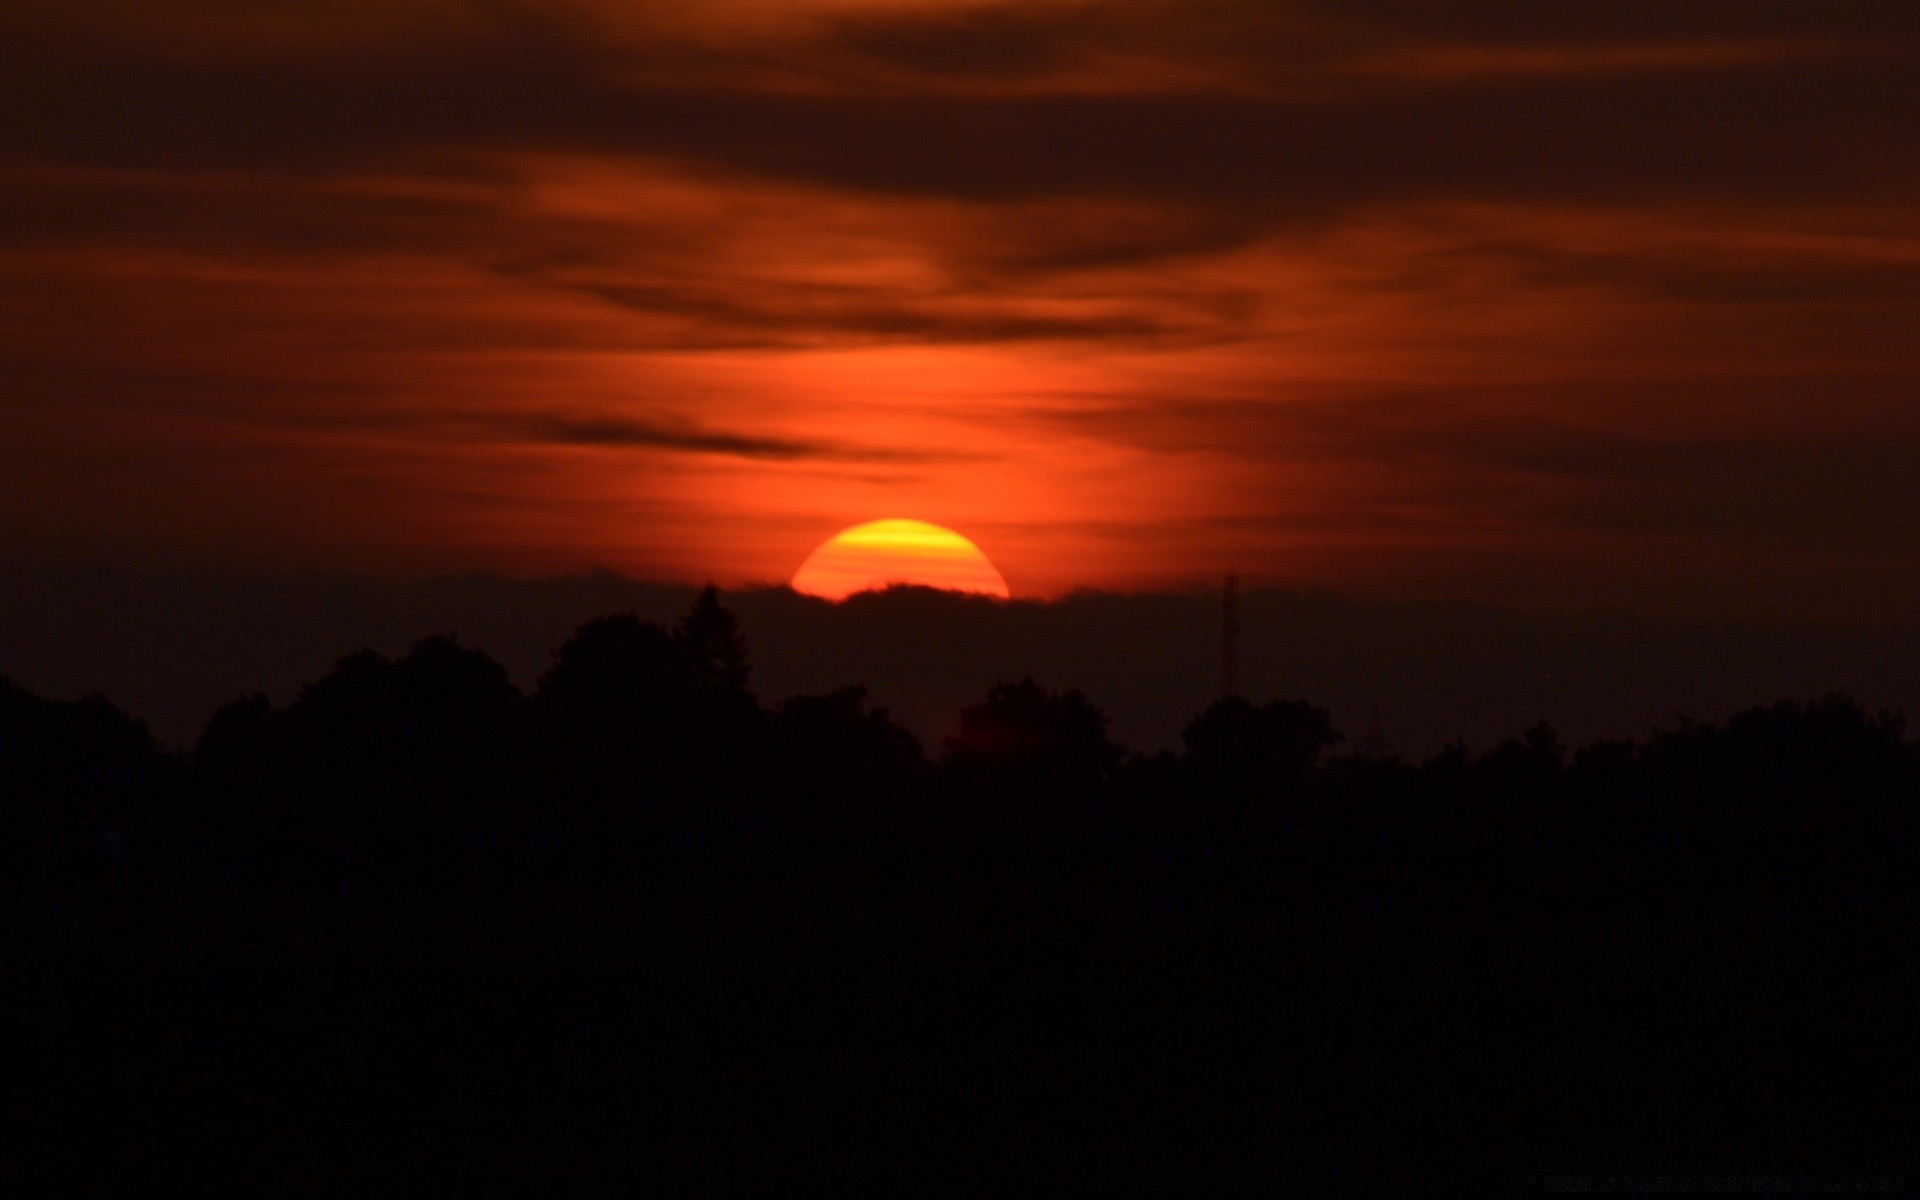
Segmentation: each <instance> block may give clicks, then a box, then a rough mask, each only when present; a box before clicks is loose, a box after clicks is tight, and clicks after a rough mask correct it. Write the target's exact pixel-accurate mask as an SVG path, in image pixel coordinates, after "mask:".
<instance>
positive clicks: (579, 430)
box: [526, 417, 966, 463]
mask: <svg viewBox="0 0 1920 1200" xmlns="http://www.w3.org/2000/svg"><path fill="white" fill-rule="evenodd" d="M526 428H527V429H528V431H529V432H530V433H531V434H532V435H533V436H534V437H535V438H537V439H539V440H541V441H546V442H551V443H553V444H555V445H562V446H601V447H607V448H613V449H625V448H634V449H650V450H673V451H684V452H687V453H692V454H725V455H732V456H734V457H737V458H755V459H768V460H771V461H775V462H794V461H799V460H803V459H826V460H831V461H835V462H854V463H912V462H943V461H945V462H950V461H953V460H954V459H955V458H956V455H954V454H952V453H940V452H937V451H930V450H903V449H889V448H886V447H875V446H859V445H854V444H851V443H847V442H832V441H815V440H808V439H801V438H779V437H766V436H759V435H753V434H744V433H734V432H727V431H723V430H714V429H703V428H699V427H696V426H690V425H670V424H655V423H651V422H646V421H635V420H630V419H625V418H619V417H572V418H565V417H556V418H551V419H547V420H542V421H537V422H533V423H531V424H530V425H528V426H526ZM958 457H961V458H964V457H966V456H964V455H961V456H958Z"/></svg>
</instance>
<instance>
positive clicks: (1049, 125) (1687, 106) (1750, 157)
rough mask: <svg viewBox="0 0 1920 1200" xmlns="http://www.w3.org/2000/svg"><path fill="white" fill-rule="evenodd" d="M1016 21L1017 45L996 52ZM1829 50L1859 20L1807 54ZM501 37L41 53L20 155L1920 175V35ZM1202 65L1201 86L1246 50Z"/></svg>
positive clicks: (24, 59) (1279, 204) (1272, 208)
mask: <svg viewBox="0 0 1920 1200" xmlns="http://www.w3.org/2000/svg"><path fill="white" fill-rule="evenodd" d="M1743 11H1744V10H1743ZM1768 11H1772V10H1770V9H1769V10H1768ZM1762 15H1763V16H1764V15H1765V14H1764V13H1763V14H1762ZM1775 15H1776V17H1777V18H1778V19H1777V21H1776V23H1781V22H1785V23H1786V24H1796V23H1794V22H1786V21H1785V18H1784V17H1779V16H1778V14H1775ZM1168 19H1169V20H1172V19H1173V18H1172V17H1171V16H1169V18H1168ZM1402 19H1408V20H1410V19H1411V17H1410V16H1409V15H1408V10H1401V9H1398V8H1395V9H1392V10H1391V11H1382V12H1380V13H1379V14H1378V15H1377V16H1376V20H1377V21H1379V22H1382V23H1383V25H1382V28H1381V30H1380V31H1379V32H1378V33H1376V34H1375V35H1374V38H1375V40H1376V41H1377V42H1378V44H1381V45H1392V44H1394V41H1393V39H1392V37H1391V36H1389V35H1391V33H1392V31H1393V28H1394V27H1393V26H1392V24H1391V22H1393V21H1396V20H1402ZM1032 22H1033V18H1031V17H1029V16H1022V15H1020V14H1019V13H1018V12H1017V11H1016V10H1011V9H1010V10H1005V11H1002V10H989V11H987V12H985V13H981V12H978V11H976V12H973V13H971V14H969V15H966V16H964V17H960V18H950V19H949V20H948V22H947V23H946V24H944V25H934V24H929V23H922V25H921V26H917V27H914V28H915V29H917V32H911V33H908V32H901V30H900V29H899V28H896V27H895V26H886V27H885V28H891V29H893V30H894V32H892V33H890V34H883V33H880V32H876V31H875V29H876V28H880V27H875V28H869V29H868V30H867V32H866V33H864V34H860V35H858V36H859V37H864V38H866V39H867V40H868V41H873V40H874V39H876V38H878V39H880V40H881V41H882V42H887V41H888V39H889V38H891V39H892V41H891V42H888V44H889V45H892V44H894V43H899V45H898V46H895V52H896V53H899V54H906V53H907V51H906V50H904V49H901V46H918V47H921V49H920V51H918V53H919V55H920V57H922V58H928V57H931V58H934V59H938V58H939V57H940V54H939V53H937V52H933V51H929V50H927V49H926V47H929V46H954V47H962V48H964V47H966V46H970V45H978V46H984V47H994V46H1001V47H1005V46H1018V45H1028V44H1031V42H1030V39H1029V35H1028V32H1027V31H1028V29H1029V27H1030V26H1031V24H1032ZM996 23H1003V24H1004V25H1005V26H1006V28H1005V29H1004V30H1003V32H1001V33H993V32H991V31H992V30H994V29H996V28H999V25H997V24H996ZM1914 23H1915V22H1912V21H1908V22H1906V25H1908V26H1911V25H1913V24H1914ZM896 24H897V23H896ZM1610 24H1616V25H1617V24H1619V22H1612V23H1610ZM1672 24H1673V23H1672V22H1670V21H1668V22H1648V27H1649V29H1650V30H1658V31H1661V32H1671V30H1672ZM1797 24H1799V25H1803V26H1805V25H1810V23H1808V22H1799V23H1797ZM1526 27H1527V23H1526V22H1520V23H1519V24H1518V25H1517V26H1516V28H1522V29H1524V28H1526ZM1761 27H1763V28H1764V27H1766V26H1764V25H1763V26H1761ZM1096 28H1097V26H1096ZM1822 31H1824V32H1825V33H1828V34H1832V33H1835V32H1844V26H1843V25H1842V24H1841V23H1839V22H1833V23H1827V24H1824V25H1822V26H1821V27H1820V29H1814V28H1805V29H1796V30H1795V31H1794V32H1796V33H1804V35H1805V36H1807V37H1810V38H1811V37H1813V36H1815V34H1816V33H1820V32H1822ZM494 32H495V34H496V35H497V36H495V37H486V36H468V37H466V38H458V37H456V38H450V39H448V40H447V41H446V42H445V43H443V44H437V45H416V44H411V43H409V44H404V45H400V46H396V47H390V48H386V49H384V50H381V51H378V52H365V51H363V52H358V53H354V54H341V55H336V56H333V57H320V58H307V59H302V60H300V61H297V62H291V63H290V62H284V61H237V62H233V63H230V64H222V65H216V66H206V65H197V64H196V65H185V64H180V63H174V62H166V61H158V60H154V59H151V58H142V57H139V56H137V55H130V54H129V53H128V51H126V50H125V49H124V48H122V49H121V50H119V51H118V52H117V53H116V52H113V51H103V52H102V53H101V56H100V57H99V58H98V59H97V60H88V61H82V62H78V63H76V62H72V61H60V60H49V61H37V60H36V59H35V57H34V49H35V48H34V47H32V46H25V47H17V48H16V49H15V50H14V51H13V52H12V53H10V54H8V55H7V58H6V60H5V61H0V79H3V80H5V82H4V83H0V114H4V115H0V146H4V147H6V148H7V149H9V150H10V151H12V152H13V153H15V154H27V155H33V156H39V157H47V158H54V159H62V160H70V161H79V162H99V163H113V164H121V165H165V166H171V167H212V166H230V167H232V166H237V167H241V168H246V169H258V168H260V167H262V166H278V167H280V168H282V169H304V170H319V169H326V168H328V167H339V166H341V165H344V164H359V165H363V166H364V165H368V164H379V163H387V164H391V163H394V162H405V163H408V164H410V165H413V166H416V167H417V166H421V165H424V164H426V163H430V162H431V161H432V159H433V158H434V157H435V156H444V155H446V154H449V153H457V152H472V151H474V150H477V149H485V150H493V151H499V150H505V149H519V150H528V149H538V148H546V149H556V148H568V149H577V150H591V151H596V152H607V153H627V154H646V155H661V156H667V157H671V158H675V159H678V160H682V161H685V162H689V163H700V164H705V165H707V166H711V167H715V168H723V169H726V170H729V171H737V172H748V173H753V174H758V175H766V176H778V177H784V178H792V179H801V180H808V181H812V182H817V183H823V184H831V185H836V186H843V187H854V188H862V189H873V190H879V191H888V192H901V193H917V194H935V195H949V196H965V197H974V198H980V199H1005V198H1014V197H1035V196H1049V195H1134V196H1153V197H1161V198H1173V199H1180V200H1184V201H1188V202H1194V203H1205V204H1214V205H1219V204H1225V205H1233V206H1243V207H1244V206H1251V207H1254V208H1256V209H1258V210H1261V211H1265V212H1271V213H1273V214H1275V215H1276V216H1290V215H1291V216H1300V215H1314V214H1321V213H1325V212H1328V211H1338V210H1340V209H1342V208H1344V207H1348V206H1352V205H1359V204H1367V203H1374V202H1379V201H1382V200H1392V199H1403V198H1408V197H1420V196H1436V195H1458V196H1493V197H1530V198H1581V197H1591V198H1606V199H1618V198H1623V197H1646V196H1658V195H1703V196H1730V195H1738V196H1741V197H1754V196H1782V197H1807V196H1832V195H1842V194H1857V193H1858V192H1859V191H1860V190H1861V189H1863V188H1865V189H1876V188H1880V189H1884V188H1888V187H1898V186H1905V185H1910V184H1911V183H1912V182H1913V181H1914V179H1915V175H1916V167H1915V165H1914V163H1915V158H1914V155H1913V154H1912V153H1911V151H1912V149H1913V130H1914V128H1915V127H1916V119H1920V73H1917V72H1915V71H1914V70H1913V62H1914V56H1913V52H1914V48H1915V47H1920V39H1917V40H1914V41H1911V42H1908V43H1906V44H1905V45H1902V44H1901V43H1899V42H1893V43H1891V44H1889V43H1888V42H1886V41H1885V40H1884V39H1883V40H1882V41H1881V42H1880V43H1879V44H1878V45H1876V46H1873V47H1869V48H1866V49H1862V50H1860V51H1858V52H1856V53H1849V54H1839V55H1836V54H1831V53H1825V54H1822V55H1820V56H1815V57H1812V58H1809V59H1807V60H1804V61H1799V60H1793V59H1791V58H1789V59H1788V60H1787V61H1766V62H1760V63H1755V64H1752V65H1749V66H1745V67H1715V68H1712V69H1700V70H1680V69H1672V70H1663V71H1657V72H1652V73H1639V74H1628V75H1624V76H1602V77H1592V76H1589V75H1581V74H1577V73H1576V74H1572V75H1565V76H1561V75H1555V74H1553V73H1551V72H1548V73H1545V74H1527V75H1524V76H1520V77H1513V76H1505V75H1500V74H1499V73H1498V72H1495V73H1494V74H1493V76H1492V77H1490V78H1488V79H1484V80H1475V79H1471V78H1469V79H1467V80H1465V81H1461V80H1458V79H1454V80H1441V81H1435V80H1430V79H1429V80H1403V81H1387V82H1376V83H1374V84H1366V83H1364V82H1356V81H1348V82H1347V83H1345V84H1343V85H1341V86H1340V87H1339V88H1338V89H1336V90H1334V91H1332V92H1328V91H1327V90H1326V89H1325V88H1323V87H1322V86H1321V85H1320V84H1318V83H1316V84H1315V85H1314V86H1313V87H1312V88H1309V89H1307V90H1306V93H1305V94H1299V87H1298V84H1299V81H1298V80H1297V79H1295V78H1294V76H1295V75H1296V74H1297V72H1298V67H1297V65H1296V64H1294V63H1292V62H1282V63H1279V64H1276V65H1274V66H1272V67H1271V68H1270V71H1271V77H1270V78H1264V77H1263V74H1264V73H1265V72H1264V71H1263V68H1262V65H1261V63H1260V62H1259V61H1258V60H1255V61H1253V62H1251V63H1244V62H1235V60H1232V59H1231V58H1229V59H1228V60H1227V61H1229V62H1235V65H1236V74H1237V75H1238V77H1239V78H1238V80H1237V81H1236V82H1232V83H1226V84H1223V85H1221V86H1218V87H1208V86H1206V84H1205V83H1204V82H1203V80H1204V74H1201V75H1199V76H1197V77H1196V79H1195V80H1194V81H1193V82H1192V83H1190V84H1187V85H1184V86H1182V87H1179V88H1174V89H1171V90H1169V89H1165V88H1156V87H1144V88H1136V89H1134V90H1131V91H1127V90H1116V91H1114V92H1111V93H1109V94H1069V93H1066V92H1053V93H1035V94H1022V95H1007V94H1003V93H1000V92H994V91H983V92H980V93H977V94H970V93H963V92H954V91H951V90H939V89H935V90H929V91H922V92H914V91H911V90H908V91H905V92H902V91H899V90H888V91H884V92H858V91H855V92H845V91H841V92H836V91H832V90H826V91H821V92H817V93H812V94H806V93H798V94H796V93H794V92H791V91H778V92H776V91H766V90H759V89H756V88H755V87H753V86H751V80H748V81H745V82H744V83H743V82H742V81H739V80H730V79H726V78H721V79H717V80H715V81H714V82H713V83H711V84H706V85H697V84H689V83H687V82H678V83H676V84H674V85H672V86H663V85H659V84H652V83H648V82H647V81H646V80H645V79H644V78H642V79H640V80H638V81H635V79H634V71H633V70H632V69H631V67H630V64H628V63H627V62H625V61H624V60H623V58H622V57H621V54H620V52H619V51H618V50H617V49H616V48H614V46H613V45H611V44H607V43H603V42H598V41H595V40H594V39H593V38H592V37H591V36H590V34H589V32H588V31H585V30H582V29H580V28H577V27H573V26H567V25H562V24H559V23H551V24H541V23H538V22H531V23H529V22H525V21H523V22H519V23H515V24H512V25H510V26H507V27H505V28H501V29H496V30H495V31H494ZM1544 32H1550V31H1547V30H1543V33H1544ZM1907 32H1913V31H1912V30H1910V29H1909V30H1907ZM832 36H833V37H835V38H841V39H844V38H845V37H846V36H848V34H847V32H846V30H845V29H844V28H841V29H839V30H838V31H837V32H836V33H834V34H833V35H832ZM1418 36H1427V37H1431V36H1436V34H1435V33H1433V32H1432V31H1427V32H1423V33H1421V34H1419V35H1418ZM1563 36H1567V37H1591V36H1595V34H1594V31H1591V30H1587V31H1581V30H1578V29H1570V30H1567V31H1565V32H1564V34H1563ZM1608 36H1612V34H1608ZM1854 40H1855V41H1857V40H1858V39H1857V37H1856V38H1855V39H1854ZM1181 43H1182V39H1179V38H1175V39H1174V44H1175V46H1176V47H1181ZM1229 45H1230V44H1229ZM787 52H788V53H789V54H791V55H793V56H795V57H796V58H797V59H799V60H802V61H804V60H806V59H807V57H808V56H809V55H810V54H817V53H819V52H820V51H819V48H818V46H817V45H816V44H814V43H811V42H800V43H796V44H792V45H789V46H788V47H787ZM1191 53H1194V54H1197V55H1198V58H1197V59H1196V60H1195V61H1196V64H1197V65H1198V66H1199V67H1201V68H1204V66H1205V65H1206V64H1207V63H1209V62H1212V61H1215V57H1216V56H1217V55H1218V54H1221V53H1226V51H1225V50H1216V49H1212V48H1210V47H1208V46H1202V47H1200V48H1198V49H1196V50H1192V51H1191ZM908 57H912V55H911V54H908ZM950 57H953V58H955V59H956V60H958V61H964V60H966V59H967V57H968V55H967V53H965V52H963V51H962V50H954V51H952V52H951V54H950ZM977 57H979V58H981V59H982V61H983V62H991V61H992V60H993V58H994V55H993V54H992V53H990V52H988V51H985V50H982V51H980V52H979V54H978V55H977ZM1003 57H1004V55H1003ZM1249 72H1250V73H1251V74H1250V75H1249Z"/></svg>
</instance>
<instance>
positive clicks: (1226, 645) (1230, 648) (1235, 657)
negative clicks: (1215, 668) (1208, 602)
mask: <svg viewBox="0 0 1920 1200" xmlns="http://www.w3.org/2000/svg"><path fill="white" fill-rule="evenodd" d="M1220 694H1221V695H1222V696H1238V695H1239V694H1240V576H1239V575H1237V574H1235V573H1234V572H1233V571H1228V572H1227V586H1226V589H1225V591H1224V592H1222V594H1221V597H1220Z"/></svg>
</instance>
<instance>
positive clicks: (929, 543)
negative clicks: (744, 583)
mask: <svg viewBox="0 0 1920 1200" xmlns="http://www.w3.org/2000/svg"><path fill="white" fill-rule="evenodd" d="M893 584H912V585H915V586H918V587H930V588H944V589H946V590H948V591H955V592H975V593H978V594H980V595H985V596H997V597H999V598H1000V599H1002V600H1005V599H1007V598H1008V597H1009V595H1010V593H1009V592H1008V590H1007V581H1006V580H1004V579H1002V578H1001V577H1000V572H999V571H997V570H995V569H994V566H993V564H992V563H991V562H989V561H987V556H986V555H984V554H982V553H980V548H979V547H978V546H976V545H974V544H973V543H972V542H970V541H968V540H967V539H966V538H964V537H961V536H960V535H959V534H957V533H955V532H954V531H953V530H951V529H946V528H943V527H941V526H939V525H930V524H928V523H927V522H925V521H902V520H887V521H869V522H867V523H866V524H864V525H855V526H854V527H853V528H851V529H843V530H841V531H840V532H839V533H837V534H835V535H834V536H832V537H831V538H828V539H827V540H826V541H825V542H823V543H821V545H820V547H819V549H817V550H815V551H814V552H813V553H812V554H810V555H808V556H807V561H806V562H804V563H801V564H800V569H799V570H798V571H795V572H794V574H793V584H792V586H793V590H794V591H796V592H803V593H805V594H807V595H809V596H820V597H823V598H825V599H828V600H844V599H846V598H847V597H848V596H851V595H853V594H854V593H855V592H865V591H871V590H874V589H877V588H884V587H888V586H891V585H893Z"/></svg>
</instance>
